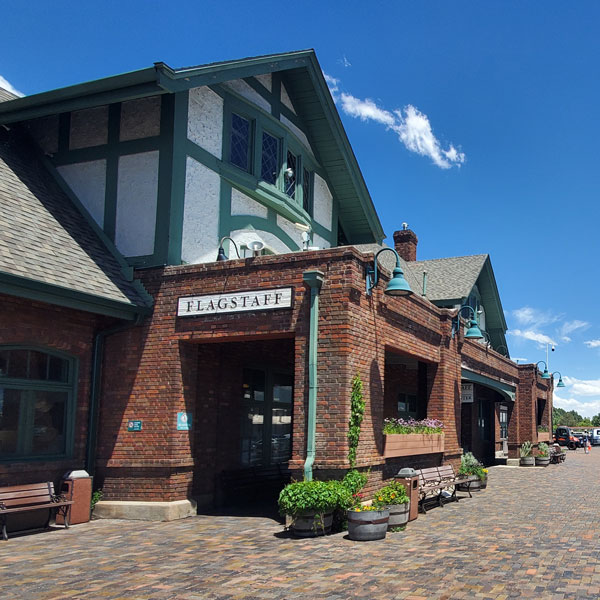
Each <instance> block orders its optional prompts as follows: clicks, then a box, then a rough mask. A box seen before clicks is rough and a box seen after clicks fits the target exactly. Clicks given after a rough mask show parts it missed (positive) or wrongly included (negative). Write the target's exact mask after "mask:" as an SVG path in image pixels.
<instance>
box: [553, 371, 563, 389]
mask: <svg viewBox="0 0 600 600" xmlns="http://www.w3.org/2000/svg"><path fill="white" fill-rule="evenodd" d="M556 373H558V383H557V384H556V387H566V386H565V384H564V382H563V380H562V375H561V373H560V371H554V373H552V377H554V375H556Z"/></svg>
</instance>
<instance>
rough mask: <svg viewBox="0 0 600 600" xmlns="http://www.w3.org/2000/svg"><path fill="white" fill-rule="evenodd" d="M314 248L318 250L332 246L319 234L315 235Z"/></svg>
mask: <svg viewBox="0 0 600 600" xmlns="http://www.w3.org/2000/svg"><path fill="white" fill-rule="evenodd" d="M311 245H312V246H316V247H317V248H321V249H322V248H330V247H331V244H330V243H329V242H328V241H327V240H326V239H325V238H323V237H321V236H320V235H319V234H317V233H313V239H312V244H311Z"/></svg>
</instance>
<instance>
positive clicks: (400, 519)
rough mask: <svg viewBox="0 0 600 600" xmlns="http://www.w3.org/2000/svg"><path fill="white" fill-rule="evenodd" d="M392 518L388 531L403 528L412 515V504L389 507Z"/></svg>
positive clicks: (389, 521)
mask: <svg viewBox="0 0 600 600" xmlns="http://www.w3.org/2000/svg"><path fill="white" fill-rule="evenodd" d="M388 509H389V511H390V518H389V520H388V531H389V530H390V529H392V528H393V527H402V526H403V525H406V524H407V523H408V515H409V513H410V502H407V503H406V504H393V505H391V506H388Z"/></svg>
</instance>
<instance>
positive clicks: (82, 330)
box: [0, 294, 114, 486]
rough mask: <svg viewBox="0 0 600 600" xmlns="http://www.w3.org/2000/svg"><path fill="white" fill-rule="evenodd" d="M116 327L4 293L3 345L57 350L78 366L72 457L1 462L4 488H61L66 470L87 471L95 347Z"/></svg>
mask: <svg viewBox="0 0 600 600" xmlns="http://www.w3.org/2000/svg"><path fill="white" fill-rule="evenodd" d="M113 323H114V320H112V319H107V318H104V317H99V316H96V315H93V314H92V313H87V312H83V311H77V310H72V309H69V308H63V307H59V306H53V305H50V304H46V303H43V302H36V301H33V300H27V299H23V298H17V297H14V296H7V295H4V294H0V345H25V346H31V347H36V348H40V349H42V350H43V349H47V350H55V351H59V352H64V353H66V354H68V355H70V356H71V357H73V358H75V359H77V361H78V381H77V385H76V393H77V399H76V414H75V436H74V446H73V455H72V457H71V458H68V459H64V460H58V461H45V460H41V461H37V460H36V461H15V462H0V486H6V485H19V484H22V483H34V482H39V481H49V480H52V481H54V483H55V484H58V483H59V481H60V479H61V477H62V475H63V474H64V473H65V471H70V470H74V469H83V468H84V467H85V454H86V444H87V421H88V408H89V395H90V374H91V357H92V343H93V339H94V334H95V333H96V331H97V330H100V329H103V328H105V327H109V326H110V325H111V324H113Z"/></svg>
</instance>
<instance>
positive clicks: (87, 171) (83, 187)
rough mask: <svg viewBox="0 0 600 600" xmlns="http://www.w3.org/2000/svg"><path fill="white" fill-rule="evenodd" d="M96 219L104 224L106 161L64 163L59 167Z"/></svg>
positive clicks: (100, 223) (64, 177)
mask: <svg viewBox="0 0 600 600" xmlns="http://www.w3.org/2000/svg"><path fill="white" fill-rule="evenodd" d="M57 170H58V172H59V173H60V175H61V176H62V178H63V179H64V180H65V181H66V182H67V184H68V185H69V187H70V188H71V189H72V190H73V193H74V194H75V195H76V196H77V198H79V201H80V202H81V203H82V204H83V206H85V208H86V209H87V211H88V212H89V213H90V215H91V216H92V218H93V219H94V221H96V223H98V225H99V226H100V227H103V226H104V197H105V192H106V161H105V160H92V161H90V162H84V163H76V164H74V165H63V166H61V167H58V168H57Z"/></svg>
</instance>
